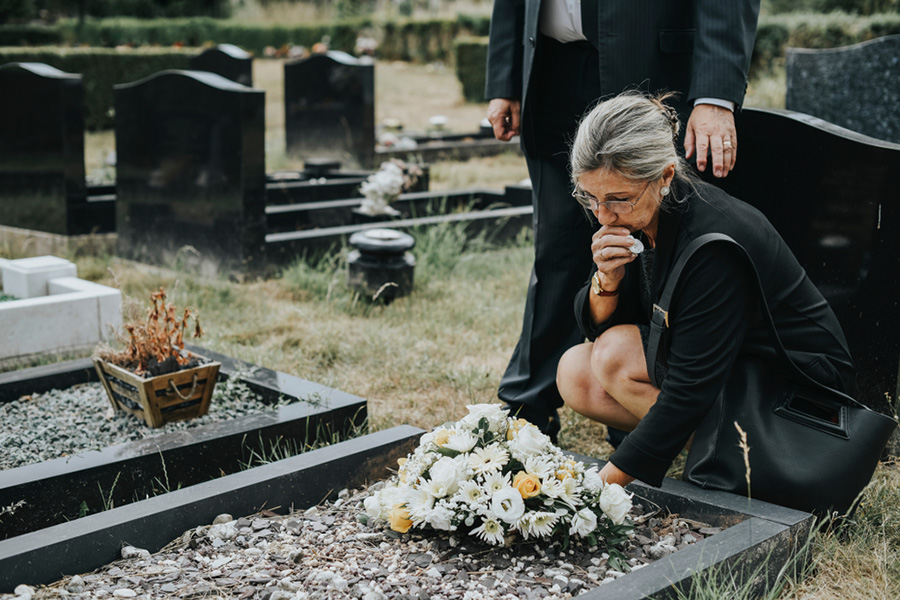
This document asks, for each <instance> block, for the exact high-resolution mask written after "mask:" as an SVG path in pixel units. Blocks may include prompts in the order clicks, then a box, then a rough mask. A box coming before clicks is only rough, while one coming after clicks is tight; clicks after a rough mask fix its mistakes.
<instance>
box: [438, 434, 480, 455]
mask: <svg viewBox="0 0 900 600" xmlns="http://www.w3.org/2000/svg"><path fill="white" fill-rule="evenodd" d="M477 442H478V438H476V437H475V436H474V435H472V434H471V433H470V432H468V431H454V432H453V433H452V434H450V439H449V440H447V444H446V445H445V446H444V447H445V448H449V449H450V450H456V451H457V452H468V451H469V450H471V449H472V448H474V447H475V444H476V443H477Z"/></svg>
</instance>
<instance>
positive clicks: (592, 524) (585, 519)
mask: <svg viewBox="0 0 900 600" xmlns="http://www.w3.org/2000/svg"><path fill="white" fill-rule="evenodd" d="M595 529H597V515H596V514H595V513H594V511H592V510H591V509H589V508H582V509H581V510H579V511H578V512H577V513H575V514H574V515H572V525H571V526H570V527H569V534H570V535H577V536H580V537H585V536H587V535H590V534H591V532H593V531H594V530H595Z"/></svg>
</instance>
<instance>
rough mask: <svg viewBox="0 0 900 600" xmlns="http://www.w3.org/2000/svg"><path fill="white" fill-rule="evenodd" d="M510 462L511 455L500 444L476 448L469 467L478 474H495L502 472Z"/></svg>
mask: <svg viewBox="0 0 900 600" xmlns="http://www.w3.org/2000/svg"><path fill="white" fill-rule="evenodd" d="M508 462H509V453H507V452H506V450H504V449H503V448H501V447H500V446H499V445H498V444H491V445H490V446H485V447H484V448H475V450H473V451H472V453H471V454H469V466H471V467H472V469H473V470H474V471H475V472H476V473H493V472H495V471H499V470H501V469H502V468H503V467H504V465H506V463H508Z"/></svg>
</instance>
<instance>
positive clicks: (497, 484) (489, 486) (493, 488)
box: [481, 471, 511, 496]
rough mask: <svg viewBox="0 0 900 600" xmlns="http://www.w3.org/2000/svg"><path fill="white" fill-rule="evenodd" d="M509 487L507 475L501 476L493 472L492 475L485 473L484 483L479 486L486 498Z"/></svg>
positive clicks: (497, 472)
mask: <svg viewBox="0 0 900 600" xmlns="http://www.w3.org/2000/svg"><path fill="white" fill-rule="evenodd" d="M510 485H511V484H510V480H509V473H507V474H506V475H503V474H502V473H501V472H499V471H494V472H492V473H485V475H484V483H482V484H481V488H482V489H483V490H484V491H485V493H486V494H487V495H488V496H493V495H494V494H496V493H497V492H499V491H500V490H502V489H505V488H508V487H509V486H510Z"/></svg>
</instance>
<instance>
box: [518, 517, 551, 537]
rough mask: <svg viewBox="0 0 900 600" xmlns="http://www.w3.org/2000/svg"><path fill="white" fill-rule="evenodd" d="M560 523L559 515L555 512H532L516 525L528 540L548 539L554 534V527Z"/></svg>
mask: <svg viewBox="0 0 900 600" xmlns="http://www.w3.org/2000/svg"><path fill="white" fill-rule="evenodd" d="M557 521H559V515H557V514H556V513H555V512H543V511H536V510H534V511H531V512H527V513H525V515H524V516H522V518H521V519H520V520H519V522H518V523H516V529H518V530H519V531H521V532H522V536H523V537H524V538H525V539H526V540H527V539H528V538H531V537H535V538H542V537H547V536H548V535H550V534H551V533H553V527H554V526H555V525H556V522H557Z"/></svg>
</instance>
